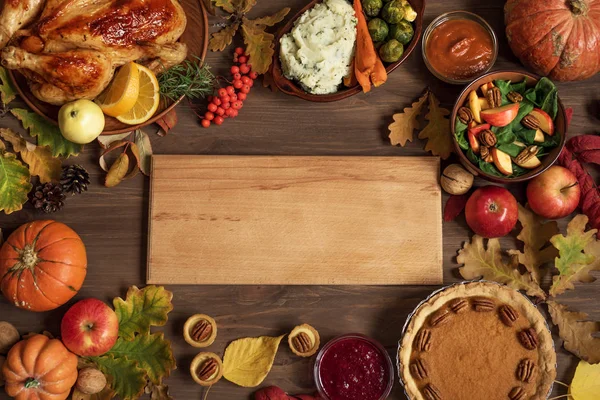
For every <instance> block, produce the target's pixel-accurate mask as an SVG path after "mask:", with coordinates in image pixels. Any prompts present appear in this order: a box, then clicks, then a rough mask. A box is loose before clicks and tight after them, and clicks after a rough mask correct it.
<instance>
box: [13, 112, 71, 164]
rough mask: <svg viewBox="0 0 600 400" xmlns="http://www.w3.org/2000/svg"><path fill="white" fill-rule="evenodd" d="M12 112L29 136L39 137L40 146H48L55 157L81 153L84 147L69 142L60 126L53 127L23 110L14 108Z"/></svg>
mask: <svg viewBox="0 0 600 400" xmlns="http://www.w3.org/2000/svg"><path fill="white" fill-rule="evenodd" d="M10 112H11V113H12V114H13V115H14V116H15V117H17V118H18V119H19V120H20V121H21V123H22V124H23V128H25V129H28V130H29V134H30V135H31V136H33V137H37V144H38V146H48V147H49V148H50V151H51V152H52V155H53V156H54V157H58V156H64V157H69V156H76V155H78V154H79V153H80V152H81V148H82V146H81V145H80V144H75V143H73V142H70V141H68V140H67V139H65V138H64V137H63V135H62V134H61V133H60V129H58V126H56V125H52V124H51V123H50V122H48V121H46V120H45V119H44V117H42V116H40V115H37V114H36V113H34V112H30V111H27V110H24V109H22V108H13V109H12V110H10Z"/></svg>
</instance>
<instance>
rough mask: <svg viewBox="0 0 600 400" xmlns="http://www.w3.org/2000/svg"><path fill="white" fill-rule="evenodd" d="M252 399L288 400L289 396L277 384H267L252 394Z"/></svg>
mask: <svg viewBox="0 0 600 400" xmlns="http://www.w3.org/2000/svg"><path fill="white" fill-rule="evenodd" d="M254 400H290V397H289V396H288V395H287V393H286V392H284V391H283V390H282V389H280V388H278V387H277V386H267V387H265V388H262V389H260V390H259V391H258V392H256V393H255V394H254Z"/></svg>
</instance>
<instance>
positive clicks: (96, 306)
mask: <svg viewBox="0 0 600 400" xmlns="http://www.w3.org/2000/svg"><path fill="white" fill-rule="evenodd" d="M60 334H61V339H62V342H63V343H64V345H65V346H66V347H67V348H68V349H69V350H71V351H72V352H73V353H75V354H77V355H79V356H83V357H87V356H100V355H102V354H104V353H106V352H107V351H109V350H110V349H111V348H112V347H113V346H114V344H115V342H116V341H117V336H118V334H119V320H118V319H117V314H116V313H115V312H114V311H113V309H112V308H110V307H109V306H108V305H106V303H104V302H102V301H100V300H97V299H85V300H81V301H79V302H77V303H75V304H74V305H73V306H72V307H71V308H70V309H69V311H67V312H66V313H65V315H64V317H63V319H62V322H61V324H60Z"/></svg>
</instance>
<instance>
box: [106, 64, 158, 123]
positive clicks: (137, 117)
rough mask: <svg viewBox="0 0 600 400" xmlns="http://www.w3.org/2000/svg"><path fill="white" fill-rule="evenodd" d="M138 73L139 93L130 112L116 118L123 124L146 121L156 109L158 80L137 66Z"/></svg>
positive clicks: (150, 72) (147, 70) (148, 71)
mask: <svg viewBox="0 0 600 400" xmlns="http://www.w3.org/2000/svg"><path fill="white" fill-rule="evenodd" d="M137 67H138V70H139V72H140V93H139V95H138V98H137V101H136V102H135V105H134V106H133V107H132V108H131V110H129V111H127V112H126V113H124V114H122V115H119V116H117V117H116V118H117V119H118V120H119V121H121V122H123V123H124V124H129V125H136V124H141V123H142V122H146V121H148V120H149V119H150V118H151V117H152V116H153V115H154V113H155V112H156V110H157V109H158V105H159V103H160V92H159V87H158V80H157V79H156V76H155V75H154V73H153V72H152V71H150V70H149V69H148V68H146V67H144V66H143V65H138V66H137Z"/></svg>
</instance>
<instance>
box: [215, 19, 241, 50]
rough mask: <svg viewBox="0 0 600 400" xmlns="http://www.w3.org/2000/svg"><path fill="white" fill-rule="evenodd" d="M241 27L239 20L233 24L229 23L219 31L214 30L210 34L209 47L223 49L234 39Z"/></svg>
mask: <svg viewBox="0 0 600 400" xmlns="http://www.w3.org/2000/svg"><path fill="white" fill-rule="evenodd" d="M239 27H240V24H239V22H236V23H234V24H231V25H227V26H226V27H224V28H223V29H221V30H220V31H218V32H214V33H212V34H211V35H210V41H209V42H208V49H209V50H210V51H223V50H225V48H226V47H227V46H229V45H230V44H231V42H232V41H233V37H234V36H235V33H236V32H237V30H238V28H239Z"/></svg>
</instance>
